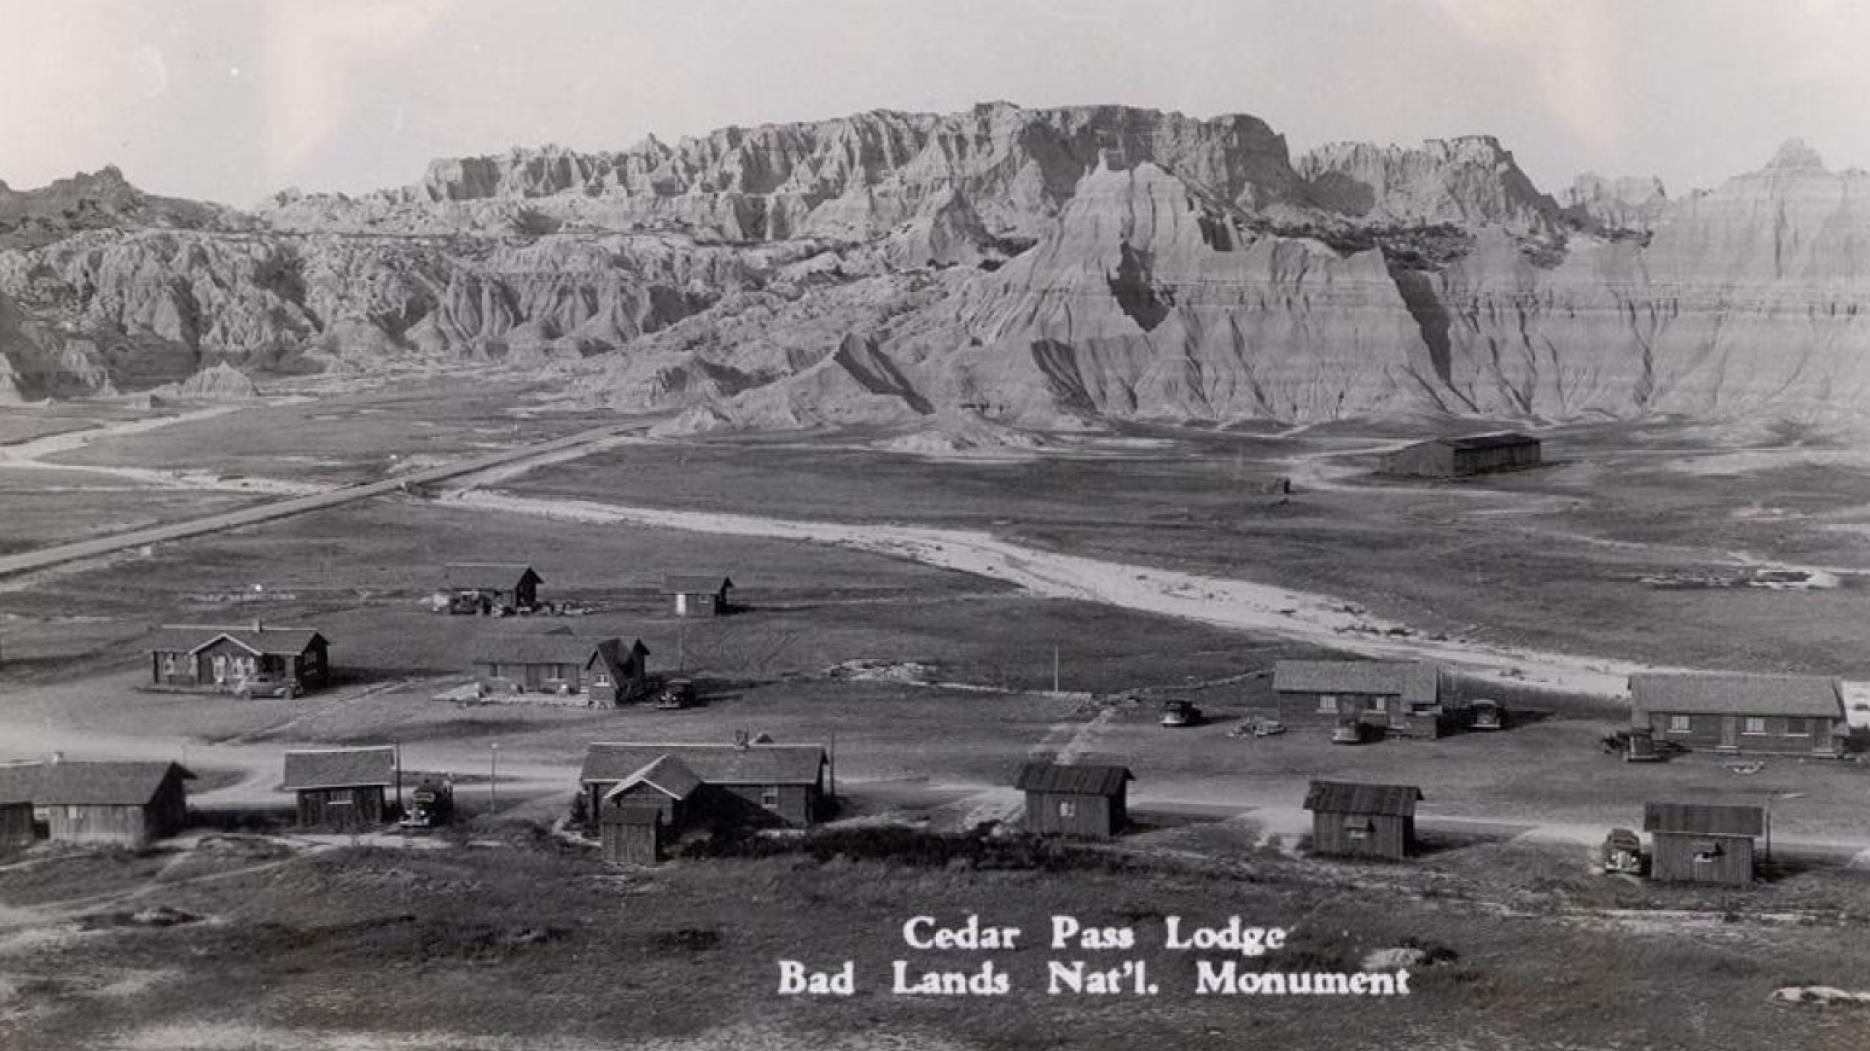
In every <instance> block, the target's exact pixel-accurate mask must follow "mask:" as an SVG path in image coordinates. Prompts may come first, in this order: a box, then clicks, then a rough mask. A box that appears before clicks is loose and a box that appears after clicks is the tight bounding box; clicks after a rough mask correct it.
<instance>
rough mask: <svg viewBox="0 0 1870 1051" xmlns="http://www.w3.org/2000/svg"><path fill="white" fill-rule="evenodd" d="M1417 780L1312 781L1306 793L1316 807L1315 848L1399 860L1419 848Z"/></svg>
mask: <svg viewBox="0 0 1870 1051" xmlns="http://www.w3.org/2000/svg"><path fill="white" fill-rule="evenodd" d="M1422 798H1423V797H1422V790H1421V789H1419V788H1417V787H1415V786H1414V785H1371V784H1358V783H1355V782H1350V781H1313V782H1312V783H1311V787H1310V788H1308V789H1307V790H1306V792H1305V809H1307V810H1309V811H1311V812H1312V853H1314V854H1324V855H1337V856H1343V857H1367V858H1388V859H1390V860H1393V861H1401V860H1402V859H1403V858H1405V857H1408V856H1409V855H1410V854H1411V853H1412V852H1413V851H1414V850H1415V805H1416V803H1417V802H1419V801H1420V800H1421V799H1422Z"/></svg>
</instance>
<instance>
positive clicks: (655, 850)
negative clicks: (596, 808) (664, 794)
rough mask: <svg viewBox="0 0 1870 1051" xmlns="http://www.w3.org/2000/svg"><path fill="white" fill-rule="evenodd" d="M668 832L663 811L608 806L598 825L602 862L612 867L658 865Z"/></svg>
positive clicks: (631, 805)
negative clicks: (601, 842)
mask: <svg viewBox="0 0 1870 1051" xmlns="http://www.w3.org/2000/svg"><path fill="white" fill-rule="evenodd" d="M667 831H668V829H667V826H666V825H665V824H664V820H663V816H662V812H661V811H660V810H658V809H657V808H655V807H653V806H637V805H633V804H624V805H620V806H613V807H607V808H606V809H605V810H604V816H603V818H602V819H601V820H600V821H599V823H598V834H599V836H600V837H601V839H602V840H603V845H604V860H605V861H607V862H609V863H611V864H612V865H654V864H657V863H659V862H660V861H662V859H663V838H664V835H665V833H666V832H667Z"/></svg>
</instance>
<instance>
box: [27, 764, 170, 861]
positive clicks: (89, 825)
mask: <svg viewBox="0 0 1870 1051" xmlns="http://www.w3.org/2000/svg"><path fill="white" fill-rule="evenodd" d="M194 778H195V775H194V774H192V773H190V772H188V770H186V769H184V768H183V767H182V766H181V765H179V764H177V763H162V762H154V763H152V762H79V761H71V760H66V759H59V760H56V761H53V762H49V763H45V764H43V765H41V766H40V768H39V775H38V778H37V780H36V781H35V783H34V785H33V790H32V791H33V802H34V804H36V805H37V806H40V807H43V808H44V809H45V811H46V817H47V827H48V829H49V830H50V833H51V838H52V839H53V840H55V841H58V842H63V843H89V844H107V845H116V846H126V847H131V848H140V847H144V846H147V845H148V844H149V843H151V842H153V841H155V840H158V839H162V838H163V837H165V836H171V835H174V834H175V833H176V832H179V831H181V830H182V829H183V828H184V827H186V825H187V824H188V788H187V785H186V784H185V782H188V781H192V780H194Z"/></svg>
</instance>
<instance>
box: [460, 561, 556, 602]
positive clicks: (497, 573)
mask: <svg viewBox="0 0 1870 1051" xmlns="http://www.w3.org/2000/svg"><path fill="white" fill-rule="evenodd" d="M442 580H443V594H444V595H445V596H446V597H447V600H446V609H447V611H448V612H449V613H483V614H492V613H520V612H527V611H531V610H533V609H536V608H538V605H539V585H540V584H543V583H545V580H544V579H543V578H542V577H540V576H539V574H538V573H537V572H535V571H534V570H533V568H532V567H531V566H529V565H527V564H525V563H524V562H450V563H448V564H447V565H445V566H443V567H442Z"/></svg>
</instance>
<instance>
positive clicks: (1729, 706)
mask: <svg viewBox="0 0 1870 1051" xmlns="http://www.w3.org/2000/svg"><path fill="white" fill-rule="evenodd" d="M1630 725H1631V728H1632V730H1633V731H1638V730H1647V731H1648V732H1649V734H1650V735H1651V737H1653V738H1654V740H1656V741H1670V742H1673V743H1675V744H1679V745H1681V746H1683V747H1685V748H1706V749H1712V750H1714V751H1717V752H1729V753H1755V754H1761V755H1811V756H1823V757H1826V758H1831V757H1835V756H1837V755H1839V754H1840V753H1841V752H1842V751H1843V747H1844V741H1845V739H1846V738H1847V737H1848V735H1849V733H1850V726H1849V723H1848V722H1847V720H1846V717H1845V714H1844V692H1843V686H1842V684H1840V683H1839V682H1838V680H1836V679H1828V678H1824V677H1822V676H1815V675H1737V674H1728V673H1673V672H1644V673H1640V674H1637V675H1632V676H1630Z"/></svg>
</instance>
